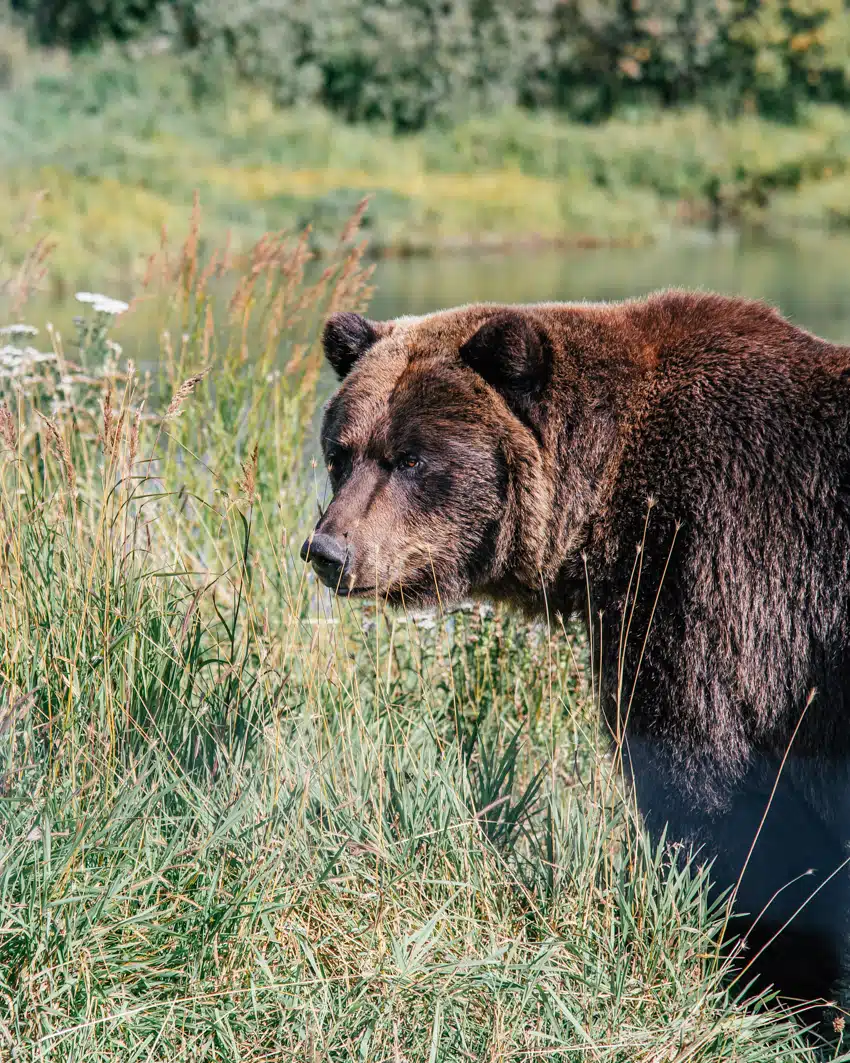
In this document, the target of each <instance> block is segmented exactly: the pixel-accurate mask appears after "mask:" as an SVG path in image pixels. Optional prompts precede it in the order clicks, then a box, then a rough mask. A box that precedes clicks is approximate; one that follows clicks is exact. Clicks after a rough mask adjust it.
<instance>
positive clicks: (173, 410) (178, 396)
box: [165, 366, 211, 421]
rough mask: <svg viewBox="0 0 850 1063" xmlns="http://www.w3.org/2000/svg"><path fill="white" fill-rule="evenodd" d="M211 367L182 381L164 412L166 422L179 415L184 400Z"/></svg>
mask: <svg viewBox="0 0 850 1063" xmlns="http://www.w3.org/2000/svg"><path fill="white" fill-rule="evenodd" d="M210 368H211V366H207V368H206V369H202V370H201V372H200V373H196V374H195V375H194V376H190V377H189V379H188V380H184V381H183V383H182V384H181V385H180V387H179V388H178V389H177V390H176V391H175V392H174V395H173V397H172V399H171V402H169V404H168V409H167V410H166V411H165V419H166V421H170V420H172V419H173V418H174V417H178V416H179V415H180V411H181V410H182V409H183V406H184V404H185V402H186V399H188V398H189V396H190V395H191V394H192V392H193V391H194V390H195V388H196V387H197V385H198V384H199V383H200V382H201V381H202V380H203V379H204V377H205V376H206V375H207V373H209V371H210Z"/></svg>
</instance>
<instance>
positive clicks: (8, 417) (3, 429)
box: [0, 402, 18, 450]
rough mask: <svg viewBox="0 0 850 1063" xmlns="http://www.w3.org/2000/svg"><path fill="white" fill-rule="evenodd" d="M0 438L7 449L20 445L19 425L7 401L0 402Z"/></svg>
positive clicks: (13, 448)
mask: <svg viewBox="0 0 850 1063" xmlns="http://www.w3.org/2000/svg"><path fill="white" fill-rule="evenodd" d="M0 439H2V441H3V445H4V446H5V447H6V448H7V450H15V448H16V447H17V445H18V425H17V422H16V420H15V417H14V415H13V414H12V411H11V410H10V409H9V406H8V403H5V402H0Z"/></svg>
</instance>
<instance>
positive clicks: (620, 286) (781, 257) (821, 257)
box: [0, 231, 850, 367]
mask: <svg viewBox="0 0 850 1063" xmlns="http://www.w3.org/2000/svg"><path fill="white" fill-rule="evenodd" d="M375 284H376V289H377V290H376V293H375V297H374V299H373V301H372V305H371V309H370V313H371V315H372V316H373V317H376V318H390V317H397V316H399V315H400V314H422V313H427V312H428V311H432V310H438V309H441V308H444V307H448V306H457V305H460V304H463V303H469V302H478V301H488V302H508V303H522V302H540V301H543V300H551V299H554V300H567V301H569V300H581V299H589V300H597V299H626V298H629V297H630V296H635V295H643V294H645V293H647V292H650V291H653V290H655V289H658V288H666V287H671V286H673V287H685V288H702V289H711V290H714V291H720V292H725V293H728V294H739V295H747V296H750V297H754V298H760V299H766V300H767V301H768V302H770V303H772V304H773V305H774V306H777V307H779V309H780V310H781V311H782V312H783V313H784V314H785V315H786V316H787V317H789V318H790V319H791V320H792V321H794V322H796V323H797V324H799V325H802V326H803V327H804V328H808V329H810V330H811V331H813V332H816V333H818V334H819V335H821V336H824V337H826V338H828V339H832V340H836V341H843V342H847V343H850V234H837V235H825V234H809V235H807V236H805V237H803V238H801V239H799V240H797V241H795V242H790V241H789V242H786V243H778V242H776V241H772V242H764V241H762V242H755V241H753V240H747V241H744V240H741V239H740V238H738V237H737V236H736V235H735V234H726V235H721V236H718V237H715V236H711V235H709V234H706V233H701V232H698V231H686V232H684V233H680V234H679V235H678V236H677V237H676V239H675V240H671V241H667V242H663V243H659V244H656V245H655V246H652V247H645V248H627V249H611V248H602V249H598V250H576V251H531V250H529V251H525V252H514V253H510V254H496V253H493V254H481V255H475V254H470V253H463V254H456V255H446V256H440V257H436V258H414V259H384V260H382V261H380V262H379V263H378V265H377V268H376V272H375ZM111 294H120V295H121V296H122V297H124V298H131V297H132V296H133V295H134V294H135V293H134V292H133V291H132V290H128V291H124V292H118V293H111ZM80 311H81V307H80V304H79V303H76V302H75V301H74V299H73V298H70V299H67V300H65V301H63V302H61V303H56V302H55V301H52V300H48V299H47V297H46V296H42V297H38V298H36V299H34V300H33V303H32V304H31V305H30V306H28V307H27V315H28V318H27V319H28V320H31V321H32V322H33V323H36V324H43V322H45V321H48V320H52V321H53V322H54V323H55V324H56V325H57V327H58V328H60V329H61V330H62V333H63V335H64V336H66V337H72V336H73V334H74V328H73V325H72V319H73V317H74V315H75V314H78V313H80ZM5 323H6V322H5V321H0V325H2V324H5ZM116 326H117V327H116V336H115V338H116V339H118V340H120V342H121V344H122V345H123V347H124V351H125V354H126V355H127V356H129V357H133V358H134V359H135V360H136V361H137V363H138V364H139V365H141V366H143V367H145V366H146V367H151V366H153V364H154V363H155V361H156V359H157V358H158V356H159V344H158V338H157V331H156V330H157V325H156V323H155V321H154V320H153V319H152V318H151V317H150V315H148V314H146V313H145V308H144V305H142V306H140V307H139V308H137V310H136V311H135V312H134V313H133V314H130V315H128V317H127V319H126V320H123V319H122V320H120V321H119V322H117V323H116Z"/></svg>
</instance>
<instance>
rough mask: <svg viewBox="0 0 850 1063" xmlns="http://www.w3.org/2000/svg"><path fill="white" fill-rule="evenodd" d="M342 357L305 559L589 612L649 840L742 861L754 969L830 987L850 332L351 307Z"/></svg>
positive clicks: (771, 324) (843, 677) (737, 307)
mask: <svg viewBox="0 0 850 1063" xmlns="http://www.w3.org/2000/svg"><path fill="white" fill-rule="evenodd" d="M325 349H326V352H327V355H328V358H329V359H330V361H331V363H332V364H333V366H334V368H335V369H336V371H337V373H338V375H339V376H340V377H341V378H343V384H342V387H341V388H340V390H339V392H338V393H337V395H336V396H335V397H334V398H333V399H332V400H331V402H330V404H329V406H328V409H327V411H326V414H325V421H324V427H323V446H324V449H325V454H326V458H327V460H328V464H329V467H330V469H331V479H332V483H333V487H334V499H333V501H332V502H331V504H330V506H329V507H328V509H327V511H326V512H325V514H324V516H323V517H322V519H321V521H320V522H319V524H318V525H317V528H316V530H315V532H314V534H313V536H312V537H311V540H308V543H305V547H304V551H303V552H304V555H305V556H309V557H310V559H312V560H313V561H314V563H315V564H316V567H317V571H318V572H319V573H320V575H321V576H322V578H323V579H324V580H325V582H327V583H328V584H329V585H332V586H334V587H335V588H336V589H337V591H338V592H340V593H351V594H368V595H371V596H374V595H375V593H377V594H379V595H381V596H383V597H385V598H386V599H387V600H388V601H390V602H392V603H394V604H403V603H407V602H422V601H435V600H437V598H438V595H437V593H436V592H435V583H436V584H437V585H438V587H439V600H440V601H443V602H445V601H446V599H452V598H457V597H460V596H463V595H467V594H470V593H474V594H480V595H487V596H490V597H493V598H497V599H504V600H508V601H510V602H512V603H514V604H516V605H519V606H520V607H522V608H523V609H524V610H525V611H527V612H531V613H534V612H542V611H544V610H547V609H548V610H550V611H554V610H560V611H561V612H563V613H564V614H572V613H579V614H582V615H584V617H585V619H586V620H587V621H588V624H589V626H590V628H591V630H592V635H593V644H594V652H595V662H594V663H595V667H596V668H597V670H598V674H599V677H600V689H601V699H602V708H603V712H604V713H605V717H606V720H607V722H608V725H609V727H610V729H611V732H612V734H613V735H614V736H615V738H616V739H617V740H618V741H621V742H622V749H623V754H624V762H625V764H626V766H627V768H628V770H630V772H631V774H632V775H633V778H634V785H635V791H636V795H637V799H638V804H639V806H640V809H641V811H642V813H643V815H644V818H645V821H646V823H647V826H648V828H649V830H650V832H651V833H652V834H653V836H655V837H660V835H661V833H662V831H664V830H665V829H666V831H667V838H668V840H670V841H682V842H684V843H686V844H687V845H688V846H695V847H697V848H699V849H700V850H701V853H702V855H703V856H704V857H705V858H706V859H713V860H714V861H715V863H714V878H715V880H716V882H717V884H718V888H725V887H731V886H734V885H735V883H736V882H737V880H738V878H739V875H740V872H741V870H742V868H743V866H744V864H745V863H746V865H747V867H746V873H745V874H744V876H743V879H742V881H741V884H740V889H739V891H738V893H737V904H736V908H737V910H738V911H739V912H741V913H750V919H749V920H747V921H746V922H745V923H744V925H743V926H742V927H740V928H739V927H736V929H746V928H747V925H749V924H750V923H752V921H753V919H754V918H755V917H756V916H757V915H758V914H759V913H760V912H761V911H762V909H764V908H765V906H767V910H766V911H765V912H764V914H762V916H761V918H759V919H758V921H757V923H756V926H755V928H754V929H753V930H752V931H751V933H750V936H749V938H748V940H749V943H750V948H749V951H748V953H747V954H746V958H752V957H754V956H756V954H757V953H759V951H760V950H761V949H762V948H763V946H767V947H766V948H764V951H763V952H761V955H760V956H758V958H757V959H755V960H754V961H753V964H752V967H751V969H750V971H749V972H748V973H747V975H746V976H745V978H748V977H749V976H750V975H751V974H756V973H757V974H759V975H761V976H762V977H763V978H765V979H767V980H769V981H771V982H773V983H775V984H776V985H777V986H778V988H779V989H780V990H781V991H782V992H783V993H785V994H786V995H788V996H790V997H802V998H805V999H814V998H816V997H829V996H832V995H834V993H835V990H836V984H837V982H838V979H839V977H840V975H841V973H842V958H843V956H844V953H845V938H846V936H847V930H848V925H847V924H848V918H850V870H848V869H846V868H845V869H843V870H841V871H839V872H838V873H837V874H835V875H834V876H833V877H832V878H831V879H830V878H829V876H830V874H831V873H833V872H835V871H836V870H837V869H838V868H839V867H840V865H841V864H842V862H843V861H844V860H845V859H846V857H847V842H848V841H849V840H850V818H848V812H850V774H849V773H848V765H850V726H848V725H849V724H850V713H849V712H848V710H850V578H848V577H850V571H848V569H850V348H846V347H839V346H836V345H833V344H830V343H827V342H825V341H823V340H820V339H818V338H816V337H814V336H812V335H810V334H809V333H807V332H804V331H802V330H801V329H798V328H796V327H794V326H793V325H791V324H790V323H789V322H787V321H785V320H784V319H783V318H782V317H780V315H779V314H777V313H776V312H775V311H773V310H772V309H770V308H768V307H766V306H764V305H762V304H760V303H754V302H748V301H744V300H740V299H730V298H723V297H720V296H714V295H698V294H691V293H685V292H667V293H661V294H658V295H655V296H652V297H650V298H648V299H646V300H640V301H634V302H627V303H621V304H542V305H535V306H523V307H498V306H472V307H464V308H461V309H458V310H451V311H445V312H441V313H437V314H433V315H429V316H427V317H424V318H411V319H399V320H398V321H396V322H383V323H375V322H368V321H366V320H365V319H363V318H360V317H358V316H356V315H345V314H343V315H335V316H334V317H332V318H331V320H330V321H329V323H328V326H327V329H326V332H325ZM600 647H601V649H600ZM812 691H815V693H814V695H813V696H812ZM783 760H784V767H783V768H782V770H781V771H780V767H781V766H782V765H783ZM777 779H778V782H777ZM768 806H769V810H768ZM766 810H768V811H767V815H766V816H765V812H766ZM762 820H764V822H763V823H762ZM760 825H761V832H760V834H759V838H758V841H757V842H756V844H755V846H754V847H752V843H753V839H754V837H755V835H756V833H757V832H758V831H759V827H760ZM751 847H752V852H750V849H751ZM809 871H811V872H812V873H811V874H808V873H807V872H809ZM789 883H790V885H789ZM815 890H817V892H814V891H815ZM777 891H779V892H778V894H777ZM813 892H814V896H813V897H812V896H811V895H812V894H813ZM809 897H811V900H809V901H808V903H806V904H805V906H804V907H803V908H802V910H801V911H800V912H799V913H798V914H796V916H795V912H797V909H798V908H799V907H800V905H802V904H804V902H806V899H807V898H809ZM792 917H794V918H793V921H792V922H791V925H790V927H789V928H787V929H785V930H783V931H782V932H781V933H780V934H779V936H778V937H777V938H776V940H775V941H774V942H773V943H772V944H768V943H769V942H770V939H771V938H772V937H773V936H774V935H775V934H776V933H777V931H779V930H780V929H781V928H782V927H783V926H784V924H786V923H787V922H788V921H789V920H791V919H792Z"/></svg>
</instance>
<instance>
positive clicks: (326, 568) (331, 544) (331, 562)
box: [301, 532, 348, 590]
mask: <svg viewBox="0 0 850 1063" xmlns="http://www.w3.org/2000/svg"><path fill="white" fill-rule="evenodd" d="M301 560H302V561H310V562H312V565H313V568H314V569H315V570H316V575H317V576H318V577H319V579H320V580H321V581H322V583H324V584H326V586H328V587H333V588H334V590H336V588H337V587H339V586H340V584H341V583H342V580H343V577H344V576H345V574H346V571H345V570H346V565H347V562H348V551H347V549H346V548H345V546H344V545H343V544H342V543H341V542H339V540H338V539H334V538H333V537H332V536H330V535H324V534H323V533H322V532H318V533H317V534H315V535H312V536H310V538H309V539H307V541H306V542H305V543H304V545H303V546H302V547H301Z"/></svg>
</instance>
